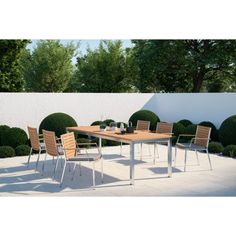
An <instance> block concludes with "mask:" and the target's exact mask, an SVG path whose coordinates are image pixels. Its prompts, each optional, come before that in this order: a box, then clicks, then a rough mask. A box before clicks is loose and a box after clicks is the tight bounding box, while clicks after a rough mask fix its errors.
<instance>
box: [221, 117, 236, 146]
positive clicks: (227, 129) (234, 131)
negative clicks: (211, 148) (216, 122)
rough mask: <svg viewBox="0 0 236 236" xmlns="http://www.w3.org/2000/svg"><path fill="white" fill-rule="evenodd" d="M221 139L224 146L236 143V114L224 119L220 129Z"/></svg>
mask: <svg viewBox="0 0 236 236" xmlns="http://www.w3.org/2000/svg"><path fill="white" fill-rule="evenodd" d="M219 139H220V141H221V143H222V144H223V145H224V146H227V145H230V144H235V145H236V115H233V116H230V117H228V118H227V119H225V120H224V121H223V123H222V124H221V126H220V129H219Z"/></svg>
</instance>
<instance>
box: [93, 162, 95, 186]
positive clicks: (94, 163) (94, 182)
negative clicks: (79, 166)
mask: <svg viewBox="0 0 236 236" xmlns="http://www.w3.org/2000/svg"><path fill="white" fill-rule="evenodd" d="M94 187H95V161H93V188H94Z"/></svg>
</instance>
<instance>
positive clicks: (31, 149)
mask: <svg viewBox="0 0 236 236" xmlns="http://www.w3.org/2000/svg"><path fill="white" fill-rule="evenodd" d="M32 151H33V148H32V147H31V148H30V153H29V157H28V161H27V168H29V163H30V158H31V155H32Z"/></svg>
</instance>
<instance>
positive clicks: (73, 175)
mask: <svg viewBox="0 0 236 236" xmlns="http://www.w3.org/2000/svg"><path fill="white" fill-rule="evenodd" d="M75 168H76V163H75V164H74V167H73V171H72V172H73V174H72V178H71V180H73V179H74V177H75Z"/></svg>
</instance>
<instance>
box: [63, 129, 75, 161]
mask: <svg viewBox="0 0 236 236" xmlns="http://www.w3.org/2000/svg"><path fill="white" fill-rule="evenodd" d="M61 141H62V145H63V148H64V153H65V157H66V160H69V159H71V158H73V157H75V155H76V141H75V135H74V132H70V133H66V134H63V135H61Z"/></svg>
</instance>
